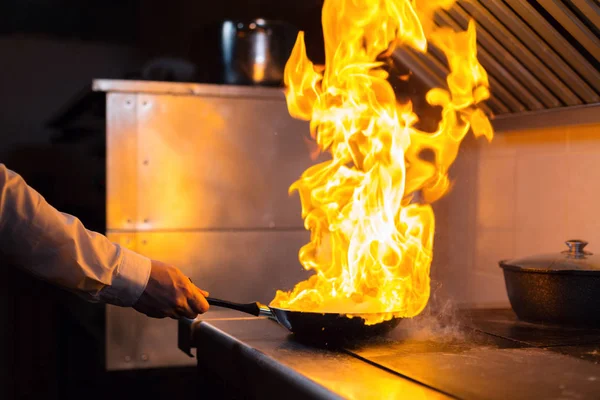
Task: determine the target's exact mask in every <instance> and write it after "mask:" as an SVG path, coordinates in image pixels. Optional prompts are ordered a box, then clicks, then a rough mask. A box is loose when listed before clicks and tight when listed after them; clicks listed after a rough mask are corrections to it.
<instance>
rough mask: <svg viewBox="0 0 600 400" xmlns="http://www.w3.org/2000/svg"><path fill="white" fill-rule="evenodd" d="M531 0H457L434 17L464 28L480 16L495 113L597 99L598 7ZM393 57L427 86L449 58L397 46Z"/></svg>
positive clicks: (585, 1)
mask: <svg viewBox="0 0 600 400" xmlns="http://www.w3.org/2000/svg"><path fill="white" fill-rule="evenodd" d="M533 3H535V4H532V2H526V1H522V0H506V1H504V2H501V1H495V0H479V1H475V2H473V1H470V0H459V1H458V2H457V3H456V4H455V5H454V6H453V7H451V8H450V9H448V10H447V11H440V12H438V13H437V16H436V23H437V24H438V25H440V26H448V27H451V28H453V29H460V30H463V29H465V28H466V26H467V23H468V21H469V19H474V20H475V22H476V23H477V40H478V57H479V60H480V62H481V64H482V65H483V67H484V68H485V69H486V70H487V72H488V75H489V78H490V87H491V92H492V98H491V99H490V100H489V101H487V104H488V105H489V107H490V109H491V110H492V112H493V113H494V114H495V115H497V116H498V115H507V114H511V113H522V112H527V111H536V110H554V109H561V108H563V107H569V106H578V105H585V104H597V103H599V102H600V38H599V37H598V31H599V29H600V26H599V25H598V23H599V21H600V17H599V15H600V6H599V5H598V3H597V2H593V1H590V0H579V1H569V2H566V1H559V0H545V1H541V2H533ZM538 3H539V4H538ZM553 24H554V25H553ZM555 26H557V27H555ZM559 26H560V27H559ZM592 27H593V28H592ZM394 58H395V59H396V61H397V62H400V63H404V64H405V65H406V66H407V67H409V68H411V69H412V71H413V73H414V74H415V75H416V76H417V77H419V78H420V79H421V80H422V81H423V82H424V83H425V84H427V85H429V86H432V87H433V86H439V82H440V80H445V75H446V71H444V68H443V67H444V66H445V65H446V60H445V57H444V56H443V55H442V54H441V53H440V52H439V51H437V50H436V49H435V48H434V47H432V48H431V49H430V51H429V53H428V54H426V55H417V56H415V55H414V54H411V52H407V51H405V50H403V49H400V50H398V51H397V52H396V53H395V54H394ZM440 66H441V67H440ZM572 123H573V124H575V123H577V122H572Z"/></svg>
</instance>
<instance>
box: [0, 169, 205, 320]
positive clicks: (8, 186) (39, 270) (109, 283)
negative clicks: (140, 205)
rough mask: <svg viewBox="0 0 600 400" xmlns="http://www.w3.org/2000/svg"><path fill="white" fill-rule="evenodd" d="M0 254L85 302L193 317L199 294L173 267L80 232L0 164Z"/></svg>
mask: <svg viewBox="0 0 600 400" xmlns="http://www.w3.org/2000/svg"><path fill="white" fill-rule="evenodd" d="M0 254H2V255H3V257H8V258H9V259H10V260H11V261H13V262H14V263H15V264H17V265H19V266H21V267H22V268H24V269H25V270H27V271H28V272H30V273H31V274H33V275H34V276H37V277H39V278H41V279H44V280H46V281H49V282H51V283H54V284H56V285H58V286H61V287H63V288H65V289H68V290H71V291H73V292H75V293H77V294H79V295H80V296H82V297H84V298H85V299H87V300H89V301H100V302H105V303H110V304H115V305H119V306H124V307H129V306H134V307H135V308H136V309H137V310H138V311H140V312H143V313H145V314H148V315H150V316H153V317H164V316H170V317H173V318H177V317H178V316H181V315H184V316H195V315H197V314H198V313H200V312H203V311H206V309H208V304H207V303H206V300H205V299H204V297H203V293H202V292H201V291H200V290H199V289H198V288H196V287H195V286H194V285H193V284H191V283H190V282H189V280H188V279H187V278H186V277H185V276H184V275H183V274H182V273H181V271H179V270H178V269H177V268H175V267H171V266H168V265H166V264H162V263H160V262H157V261H152V260H150V259H148V258H146V257H144V256H142V255H140V254H137V253H135V252H133V251H130V250H128V249H126V248H124V247H121V246H120V245H118V244H115V243H112V242H111V241H110V240H108V239H107V238H106V237H105V236H103V235H101V234H99V233H96V232H92V231H89V230H87V229H85V227H84V226H83V224H82V223H81V222H80V221H79V219H77V218H75V217H74V216H71V215H68V214H64V213H61V212H59V211H58V210H56V209H55V208H54V207H52V206H51V205H50V204H48V203H47V202H46V201H45V200H44V198H43V197H42V196H41V195H40V194H39V193H37V192H36V191H35V190H33V189H32V188H31V187H29V186H28V185H27V184H26V183H25V181H24V180H23V179H22V178H21V177H20V176H19V175H18V174H16V173H15V172H13V171H11V170H9V169H8V168H6V167H5V166H4V165H3V164H0Z"/></svg>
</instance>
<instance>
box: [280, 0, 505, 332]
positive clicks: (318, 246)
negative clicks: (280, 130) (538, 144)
mask: <svg viewBox="0 0 600 400" xmlns="http://www.w3.org/2000/svg"><path fill="white" fill-rule="evenodd" d="M452 3H453V1H449V0H420V1H416V0H413V1H411V0H325V3H324V5H323V13H322V23H323V33H324V39H325V66H315V65H313V63H312V62H311V61H310V60H309V59H308V57H307V55H306V49H305V44H304V35H303V33H302V32H300V33H299V35H298V39H297V41H296V45H295V47H294V50H293V52H292V54H291V56H290V58H289V60H288V63H287V65H286V69H285V83H286V86H287V91H286V96H287V104H288V109H289V112H290V114H291V115H292V116H293V117H295V118H299V119H303V120H310V129H311V134H312V137H313V138H314V139H316V142H317V144H318V146H319V148H320V149H321V150H322V151H327V152H329V153H330V154H331V160H330V161H327V162H323V163H320V164H318V165H314V166H312V167H310V168H309V169H307V170H306V171H305V172H304V173H303V175H302V177H301V178H300V179H299V180H298V181H296V182H295V183H294V184H293V185H292V186H291V188H290V192H292V191H298V193H299V194H300V200H301V203H302V216H303V218H304V219H305V227H306V228H307V229H309V230H310V231H311V240H310V243H308V244H307V245H305V246H304V247H302V249H301V250H300V254H299V258H300V262H301V264H302V265H303V266H304V268H305V269H307V270H313V271H314V272H315V274H314V275H313V276H311V277H310V278H309V279H308V280H306V281H303V282H300V283H298V284H297V285H296V287H295V288H294V289H293V290H292V291H291V292H283V291H278V292H277V295H276V297H275V299H274V300H273V301H272V302H271V305H272V306H276V307H281V308H287V309H292V310H302V311H313V312H341V313H347V314H353V315H356V314H361V316H362V317H363V318H364V319H365V321H366V323H367V324H375V323H378V322H381V321H383V320H386V319H389V318H391V317H392V316H398V317H412V316H415V315H417V314H419V313H420V312H421V311H422V310H423V308H424V307H425V306H426V304H427V301H428V299H429V290H430V289H429V283H430V282H429V271H430V265H431V261H432V250H433V233H434V228H435V222H434V214H433V211H432V208H431V205H430V204H431V203H432V202H434V201H436V200H438V199H439V198H441V197H442V196H443V195H444V194H445V193H446V192H447V191H448V189H449V186H450V181H449V179H448V168H449V167H450V165H451V164H452V163H453V162H454V160H455V158H456V156H457V153H458V149H459V146H460V142H461V141H462V139H463V138H464V137H465V135H466V134H467V132H468V131H469V129H472V130H473V133H474V134H475V135H476V136H480V135H484V136H486V137H487V138H488V139H489V140H491V138H492V135H493V131H492V128H491V125H490V123H489V121H488V118H487V116H486V115H485V114H484V113H483V112H482V111H481V109H479V108H478V107H477V104H478V103H479V102H481V101H482V100H485V99H487V98H488V97H489V90H488V79H487V75H486V72H485V70H484V69H483V68H482V67H481V65H480V64H479V62H478V61H477V56H476V55H477V48H476V40H475V25H474V23H473V22H471V23H470V24H469V27H468V29H467V30H466V31H464V32H454V31H452V30H450V29H447V28H440V27H437V26H436V25H435V24H434V23H433V15H434V13H435V11H436V10H437V9H439V8H440V7H444V8H447V7H450V6H451V5H452ZM428 44H432V45H434V46H436V47H437V48H439V49H440V50H441V51H443V52H444V54H445V55H446V57H447V60H448V65H449V69H450V74H449V75H448V77H447V84H448V89H444V88H435V89H432V90H430V91H429V92H428V93H427V95H426V100H427V101H428V103H429V104H431V105H437V106H441V107H442V114H441V115H442V118H441V122H440V123H439V127H438V129H437V131H436V132H434V133H427V132H422V131H419V130H418V129H416V128H415V127H414V126H415V123H416V122H417V121H418V117H417V115H416V114H415V113H414V112H413V110H412V106H411V104H410V103H408V104H399V103H398V102H397V101H396V97H395V94H394V91H393V88H392V86H391V85H390V83H389V82H388V81H387V78H388V73H387V72H386V71H385V70H384V69H383V68H382V66H383V63H382V61H381V59H382V57H384V56H386V55H389V54H391V52H392V51H393V49H394V47H395V46H409V47H411V48H412V49H414V50H416V51H419V52H426V51H427V46H428ZM423 150H428V151H429V153H433V154H434V155H435V157H433V159H431V158H432V157H428V160H425V159H423V158H422V157H421V154H422V152H423Z"/></svg>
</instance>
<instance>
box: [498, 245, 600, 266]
mask: <svg viewBox="0 0 600 400" xmlns="http://www.w3.org/2000/svg"><path fill="white" fill-rule="evenodd" d="M565 243H566V245H567V249H566V250H564V251H561V252H560V253H550V254H540V255H534V256H528V257H523V258H517V259H514V260H503V261H500V266H501V267H502V268H508V269H518V270H526V271H532V272H533V271H538V272H559V271H574V272H575V271H578V272H590V273H594V272H597V273H600V254H594V253H591V252H589V251H587V250H584V248H585V247H586V246H587V245H588V242H586V241H584V240H567V241H566V242H565Z"/></svg>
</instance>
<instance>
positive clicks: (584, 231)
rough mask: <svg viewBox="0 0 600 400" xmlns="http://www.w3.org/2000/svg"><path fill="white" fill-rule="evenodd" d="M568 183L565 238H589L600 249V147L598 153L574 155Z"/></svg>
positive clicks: (598, 250) (592, 247) (570, 159)
mask: <svg viewBox="0 0 600 400" xmlns="http://www.w3.org/2000/svg"><path fill="white" fill-rule="evenodd" d="M568 165H569V179H568V182H567V189H566V191H567V196H568V212H567V230H566V232H565V234H564V236H563V239H565V240H567V239H583V240H586V241H588V242H589V243H590V244H589V248H590V250H591V251H594V249H596V252H600V207H599V199H600V149H599V151H598V152H595V153H579V154H570V155H569V157H568Z"/></svg>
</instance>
